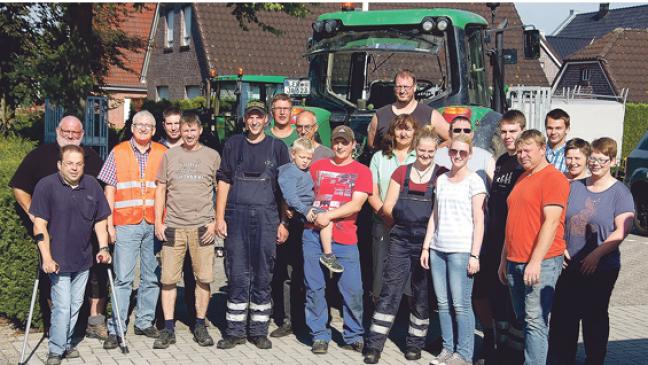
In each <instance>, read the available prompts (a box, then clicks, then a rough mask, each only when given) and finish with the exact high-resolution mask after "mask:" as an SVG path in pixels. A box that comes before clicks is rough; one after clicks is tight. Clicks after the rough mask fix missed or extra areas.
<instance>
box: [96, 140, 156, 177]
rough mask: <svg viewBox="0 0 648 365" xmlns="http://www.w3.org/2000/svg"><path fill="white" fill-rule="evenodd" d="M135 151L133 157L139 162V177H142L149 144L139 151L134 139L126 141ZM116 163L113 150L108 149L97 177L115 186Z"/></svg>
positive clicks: (149, 148) (149, 149) (149, 147)
mask: <svg viewBox="0 0 648 365" xmlns="http://www.w3.org/2000/svg"><path fill="white" fill-rule="evenodd" d="M128 142H129V143H130V145H131V147H132V148H133V152H135V157H136V158H137V162H139V169H140V179H142V178H144V172H145V171H146V163H147V162H148V156H149V152H151V144H150V143H149V146H148V148H147V149H146V151H145V152H144V153H142V152H140V150H139V149H137V147H136V146H135V140H134V139H133V138H131V139H130V141H128ZM116 170H117V165H116V164H115V152H114V151H110V154H108V158H107V159H106V162H104V165H103V167H102V168H101V172H99V175H98V176H97V179H99V180H101V181H103V182H104V183H106V185H110V186H117V173H116Z"/></svg>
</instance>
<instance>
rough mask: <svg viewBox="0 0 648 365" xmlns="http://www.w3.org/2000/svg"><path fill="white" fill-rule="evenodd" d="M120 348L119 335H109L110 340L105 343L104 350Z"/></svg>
mask: <svg viewBox="0 0 648 365" xmlns="http://www.w3.org/2000/svg"><path fill="white" fill-rule="evenodd" d="M118 346H119V339H117V335H108V338H107V339H106V341H104V343H103V348H104V350H112V349H116V348H117V347H118Z"/></svg>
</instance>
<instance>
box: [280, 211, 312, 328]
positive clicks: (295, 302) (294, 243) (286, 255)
mask: <svg viewBox="0 0 648 365" xmlns="http://www.w3.org/2000/svg"><path fill="white" fill-rule="evenodd" d="M303 231H304V225H303V223H301V222H300V221H299V219H292V220H291V221H290V227H289V229H288V233H289V234H288V241H286V243H284V244H283V245H279V246H277V262H276V265H275V272H274V276H273V278H272V301H273V317H274V320H275V323H277V325H283V324H287V323H292V324H294V322H295V320H296V319H300V320H299V323H303V317H304V316H303V311H301V310H300V307H301V308H303V304H304V300H305V299H304V289H303V283H304V254H303V252H302V239H301V238H302V234H303ZM296 312H300V314H297V313H296ZM296 315H297V317H296Z"/></svg>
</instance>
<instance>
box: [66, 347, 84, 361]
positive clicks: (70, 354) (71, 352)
mask: <svg viewBox="0 0 648 365" xmlns="http://www.w3.org/2000/svg"><path fill="white" fill-rule="evenodd" d="M77 357H81V355H79V350H77V349H76V347H72V348H70V349H68V350H65V352H64V353H63V358H65V359H76V358H77Z"/></svg>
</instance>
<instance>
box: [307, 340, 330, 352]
mask: <svg viewBox="0 0 648 365" xmlns="http://www.w3.org/2000/svg"><path fill="white" fill-rule="evenodd" d="M311 352H312V353H314V354H316V355H323V354H325V353H327V352H328V342H326V341H324V340H316V341H315V342H313V346H312V347H311Z"/></svg>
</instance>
